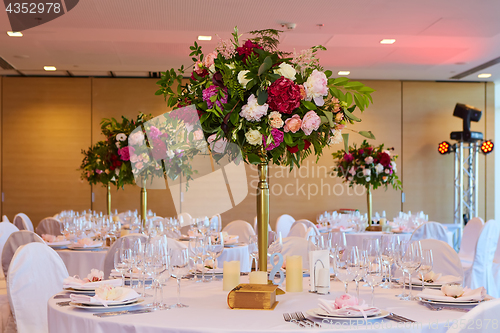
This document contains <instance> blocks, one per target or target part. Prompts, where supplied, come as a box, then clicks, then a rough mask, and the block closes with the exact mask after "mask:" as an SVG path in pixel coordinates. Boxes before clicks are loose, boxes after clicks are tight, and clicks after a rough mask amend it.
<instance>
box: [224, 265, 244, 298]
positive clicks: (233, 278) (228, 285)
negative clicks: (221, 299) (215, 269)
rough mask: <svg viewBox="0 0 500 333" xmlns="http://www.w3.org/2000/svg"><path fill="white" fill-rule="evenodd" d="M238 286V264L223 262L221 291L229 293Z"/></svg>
mask: <svg viewBox="0 0 500 333" xmlns="http://www.w3.org/2000/svg"><path fill="white" fill-rule="evenodd" d="M239 284H240V262H239V261H224V264H223V268H222V290H224V291H230V290H232V289H233V288H234V287H236V286H237V285H239Z"/></svg>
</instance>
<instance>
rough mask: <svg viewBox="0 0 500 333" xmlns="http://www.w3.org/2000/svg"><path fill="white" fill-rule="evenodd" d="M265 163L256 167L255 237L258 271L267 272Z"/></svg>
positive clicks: (267, 197) (267, 188) (266, 171)
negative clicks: (257, 250)
mask: <svg viewBox="0 0 500 333" xmlns="http://www.w3.org/2000/svg"><path fill="white" fill-rule="evenodd" d="M268 168H269V167H268V165H267V162H261V163H260V164H259V166H258V170H259V184H258V186H257V235H258V238H259V244H258V245H259V270H260V271H265V272H266V271H267V245H268V240H267V238H268V230H267V229H268V228H267V227H268V225H269V183H268V182H267V179H268V172H269V170H268Z"/></svg>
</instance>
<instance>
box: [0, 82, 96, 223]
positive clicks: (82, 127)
mask: <svg viewBox="0 0 500 333" xmlns="http://www.w3.org/2000/svg"><path fill="white" fill-rule="evenodd" d="M90 83H91V81H90V79H88V78H22V77H4V78H3V87H2V89H3V124H2V137H3V140H4V141H3V142H4V144H3V151H2V155H3V156H2V161H3V170H2V173H3V182H2V184H3V186H2V190H3V192H4V195H5V201H4V203H3V213H4V214H7V215H8V217H9V218H12V217H14V215H15V214H17V213H19V212H24V213H26V214H27V215H28V216H29V217H30V218H31V220H32V221H33V223H34V224H35V225H36V224H37V223H38V222H39V221H40V220H41V219H43V218H45V217H47V216H52V215H54V214H55V213H57V212H59V211H61V210H64V209H74V210H85V209H89V208H90V198H91V193H90V186H89V185H88V184H86V183H83V182H82V181H81V180H80V172H79V171H77V169H78V167H79V166H80V163H81V153H80V152H81V149H83V148H86V147H87V146H88V145H89V144H90V140H91V137H90V112H91V109H90Z"/></svg>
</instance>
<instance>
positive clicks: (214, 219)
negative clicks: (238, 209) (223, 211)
mask: <svg viewBox="0 0 500 333" xmlns="http://www.w3.org/2000/svg"><path fill="white" fill-rule="evenodd" d="M216 222H218V223H219V225H220V226H222V217H221V216H220V214H216V215H214V216H212V217H211V218H210V224H212V223H216Z"/></svg>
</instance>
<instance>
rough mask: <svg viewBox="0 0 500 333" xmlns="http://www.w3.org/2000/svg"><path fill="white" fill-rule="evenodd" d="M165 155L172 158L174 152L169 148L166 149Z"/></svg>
mask: <svg viewBox="0 0 500 333" xmlns="http://www.w3.org/2000/svg"><path fill="white" fill-rule="evenodd" d="M167 156H168V158H173V157H174V156H175V154H174V152H173V151H171V150H169V151H167Z"/></svg>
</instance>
